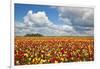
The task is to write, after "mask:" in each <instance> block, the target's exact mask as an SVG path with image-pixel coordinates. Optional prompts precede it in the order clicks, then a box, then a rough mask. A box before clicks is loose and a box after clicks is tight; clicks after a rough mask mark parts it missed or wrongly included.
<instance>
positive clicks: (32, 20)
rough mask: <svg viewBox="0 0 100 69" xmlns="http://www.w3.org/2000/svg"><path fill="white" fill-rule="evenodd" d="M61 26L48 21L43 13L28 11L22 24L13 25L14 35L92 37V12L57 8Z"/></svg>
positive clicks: (90, 10) (86, 9)
mask: <svg viewBox="0 0 100 69" xmlns="http://www.w3.org/2000/svg"><path fill="white" fill-rule="evenodd" d="M57 8H58V10H59V19H60V20H61V21H62V22H63V23H62V25H56V24H54V23H53V22H52V21H50V20H49V18H48V16H47V15H46V13H45V12H44V11H38V12H36V13H33V12H32V10H29V11H28V12H27V14H26V15H25V16H24V17H23V18H24V21H23V23H15V24H16V25H15V29H16V30H15V33H16V35H25V34H29V33H40V34H43V35H51V36H55V35H57V36H60V35H93V19H94V18H93V10H92V9H88V8H83V9H81V8H69V7H57Z"/></svg>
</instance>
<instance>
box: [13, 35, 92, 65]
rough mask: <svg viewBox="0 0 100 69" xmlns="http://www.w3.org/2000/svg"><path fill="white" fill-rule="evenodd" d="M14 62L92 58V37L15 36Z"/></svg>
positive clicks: (32, 62) (36, 62) (64, 61)
mask: <svg viewBox="0 0 100 69" xmlns="http://www.w3.org/2000/svg"><path fill="white" fill-rule="evenodd" d="M14 45H15V47H14V64H15V65H31V64H49V63H68V62H83V61H93V60H94V38H93V37H24V36H21V37H15V43H14Z"/></svg>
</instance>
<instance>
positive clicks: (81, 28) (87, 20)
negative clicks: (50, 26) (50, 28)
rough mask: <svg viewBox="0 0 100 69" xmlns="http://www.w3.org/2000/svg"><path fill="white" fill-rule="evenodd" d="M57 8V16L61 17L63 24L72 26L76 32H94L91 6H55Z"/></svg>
mask: <svg viewBox="0 0 100 69" xmlns="http://www.w3.org/2000/svg"><path fill="white" fill-rule="evenodd" d="M57 8H58V11H59V18H60V19H61V21H62V22H64V24H65V25H69V26H72V27H73V28H74V30H75V31H76V32H77V33H78V34H81V35H82V34H83V35H93V33H94V30H93V28H94V27H93V26H94V10H93V8H86V7H57ZM87 27H88V29H87ZM85 32H87V33H85ZM89 32H91V33H89Z"/></svg>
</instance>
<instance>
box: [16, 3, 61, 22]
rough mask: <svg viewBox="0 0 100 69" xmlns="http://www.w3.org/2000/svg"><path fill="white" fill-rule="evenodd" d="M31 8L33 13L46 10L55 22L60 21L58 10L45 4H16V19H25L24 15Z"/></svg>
mask: <svg viewBox="0 0 100 69" xmlns="http://www.w3.org/2000/svg"><path fill="white" fill-rule="evenodd" d="M29 10H32V11H33V13H36V12H38V11H45V13H46V14H47V16H48V18H49V19H50V20H51V21H53V22H54V23H59V17H58V11H57V9H55V8H52V7H51V6H48V5H47V6H45V5H42V6H41V5H31V4H27V5H26V4H15V21H21V22H22V21H23V17H24V16H25V15H26V14H27V12H28V11H29Z"/></svg>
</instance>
